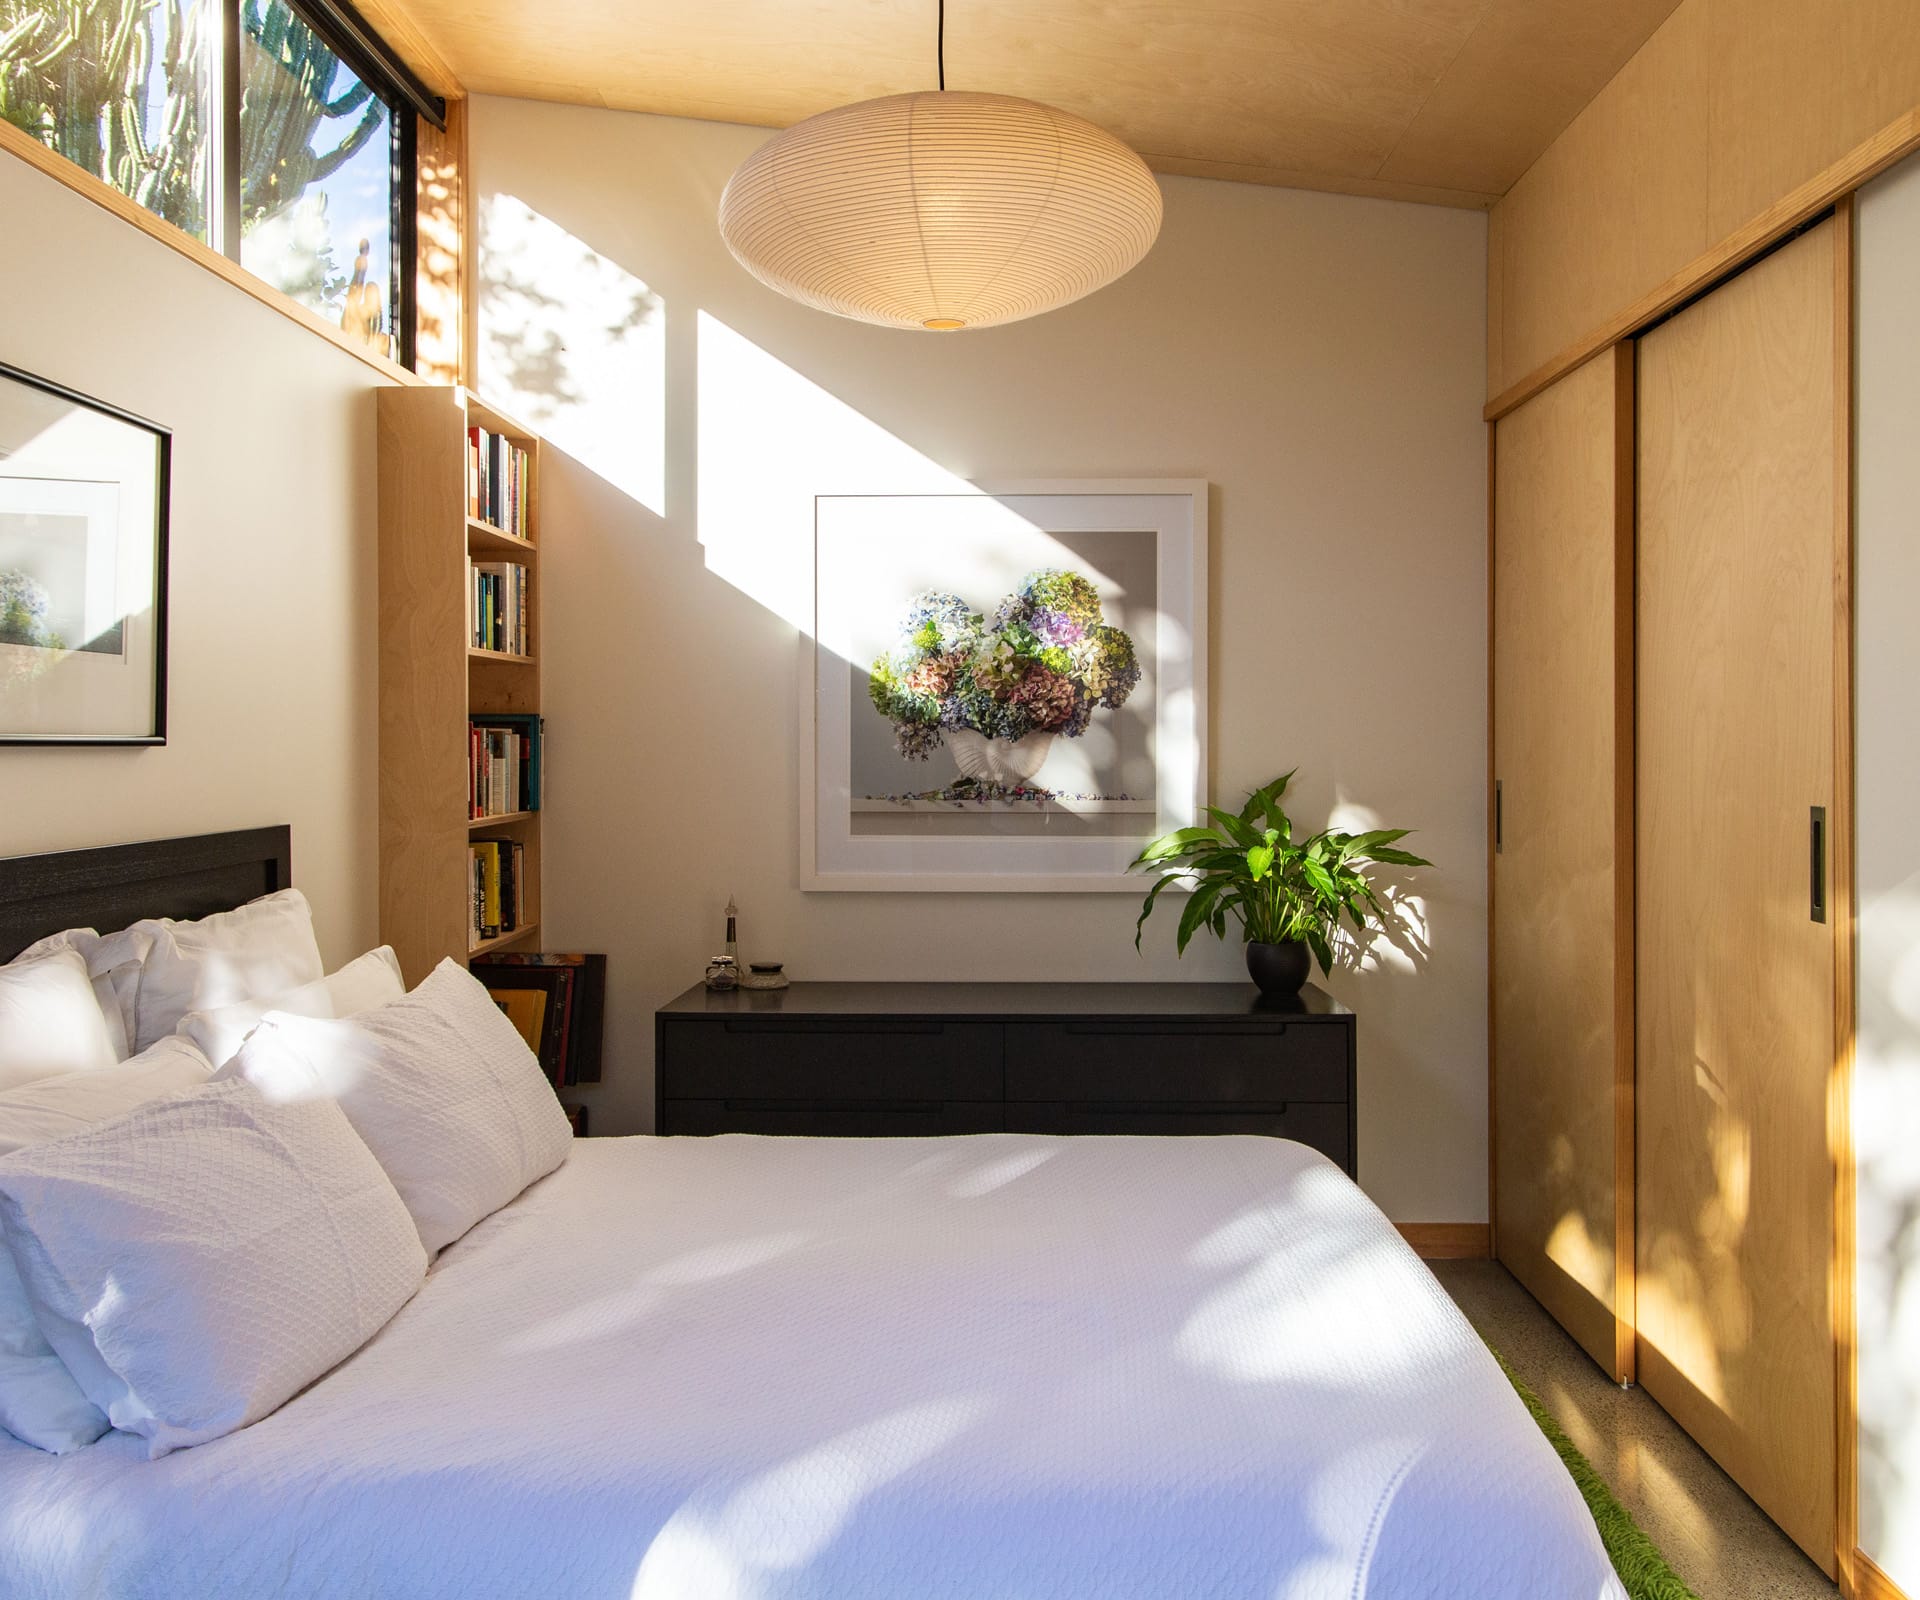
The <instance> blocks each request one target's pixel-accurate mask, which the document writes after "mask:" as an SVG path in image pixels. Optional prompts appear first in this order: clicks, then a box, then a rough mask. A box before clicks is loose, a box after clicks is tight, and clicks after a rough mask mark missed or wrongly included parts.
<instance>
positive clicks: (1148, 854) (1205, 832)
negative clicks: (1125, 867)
mask: <svg viewBox="0 0 1920 1600" xmlns="http://www.w3.org/2000/svg"><path fill="white" fill-rule="evenodd" d="M1226 842H1227V841H1226V840H1225V839H1223V838H1221V837H1220V835H1219V834H1217V833H1215V832H1214V831H1213V829H1211V828H1175V829H1174V830H1173V832H1172V833H1163V834H1162V835H1161V836H1160V837H1159V838H1158V839H1155V840H1154V841H1153V843H1152V844H1150V845H1148V846H1147V847H1146V849H1144V850H1142V851H1141V852H1140V854H1139V855H1137V856H1135V857H1134V859H1133V861H1132V863H1131V867H1144V866H1151V865H1153V864H1154V863H1155V862H1157V861H1166V860H1169V859H1171V858H1172V857H1174V856H1177V855H1181V854H1184V853H1185V852H1186V851H1188V850H1191V849H1193V848H1194V847H1195V846H1196V845H1209V844H1210V845H1224V844H1225V843H1226ZM1131 867H1130V869H1131Z"/></svg>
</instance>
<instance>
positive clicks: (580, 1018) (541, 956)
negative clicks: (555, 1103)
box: [470, 950, 607, 1089]
mask: <svg viewBox="0 0 1920 1600" xmlns="http://www.w3.org/2000/svg"><path fill="white" fill-rule="evenodd" d="M470 970H471V971H472V973H473V975H474V976H475V977H476V978H478V979H479V980H480V981H481V982H482V983H484V984H485V985H486V986H487V989H488V991H489V992H490V993H491V994H492V995H493V998H494V1002H495V1003H496V1004H497V1005H499V1006H500V1008H501V1009H502V1010H503V1011H506V1012H507V1013H508V1015H509V1016H511V1015H513V1014H514V1011H515V1009H519V1008H523V1007H524V1006H525V1001H524V999H523V998H521V997H522V996H524V995H525V994H526V993H527V992H528V991H530V990H538V991H540V992H541V993H544V994H545V995H546V996H547V1004H546V1008H545V1010H544V1012H543V1014H542V1019H541V1020H542V1028H541V1039H540V1044H539V1046H538V1047H537V1048H536V1051H535V1053H536V1054H537V1055H538V1056H539V1057H540V1065H541V1066H542V1067H543V1068H544V1069H545V1071H546V1074H547V1076H548V1077H549V1078H550V1079H552V1081H553V1085H554V1087H555V1088H556V1089H559V1088H566V1087H570V1086H571V1085H574V1084H580V1083H598V1082H599V1081H600V1042H601V1031H602V1020H603V1018H604V1016H605V1013H606V999H607V958H606V957H605V956H604V955H585V954H577V953H562V952H557V951H533V950H529V951H501V952H500V953H499V954H497V955H489V956H486V957H484V958H482V959H481V960H478V961H475V962H474V963H472V966H471V968H470Z"/></svg>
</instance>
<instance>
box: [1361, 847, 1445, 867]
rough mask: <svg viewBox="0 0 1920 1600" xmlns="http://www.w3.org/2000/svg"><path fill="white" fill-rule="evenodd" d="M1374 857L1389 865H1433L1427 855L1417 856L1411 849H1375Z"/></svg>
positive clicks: (1384, 864)
mask: <svg viewBox="0 0 1920 1600" xmlns="http://www.w3.org/2000/svg"><path fill="white" fill-rule="evenodd" d="M1373 859H1374V860H1375V861H1378V862H1380V863H1381V864H1382V865H1383V866H1389V867H1430V866H1432V865H1433V863H1432V862H1431V861H1429V860H1428V859H1427V858H1426V857H1425V856H1417V855H1415V854H1414V853H1413V852H1412V851H1411V850H1375V851H1374V852H1373Z"/></svg>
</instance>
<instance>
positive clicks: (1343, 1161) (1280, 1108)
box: [1007, 1100, 1353, 1173]
mask: <svg viewBox="0 0 1920 1600" xmlns="http://www.w3.org/2000/svg"><path fill="white" fill-rule="evenodd" d="M1007 1131H1008V1132H1009V1133H1138V1134H1154V1135H1157V1136H1165V1135H1169V1134H1172V1135H1179V1134H1219V1133H1258V1134H1264V1135H1266V1136H1267V1137H1268V1138H1271V1139H1293V1140H1297V1141H1298V1142H1299V1143H1301V1144H1304V1145H1310V1146H1311V1147H1312V1148H1313V1149H1315V1150H1318V1151H1319V1152H1320V1153H1321V1154H1322V1155H1324V1156H1326V1157H1327V1158H1328V1159H1329V1160H1331V1161H1333V1162H1335V1163H1337V1164H1338V1165H1339V1166H1340V1167H1342V1168H1343V1169H1344V1170H1345V1171H1347V1172H1348V1173H1351V1172H1352V1171H1353V1146H1352V1143H1351V1141H1350V1139H1349V1137H1348V1133H1347V1108H1346V1107H1345V1106H1344V1105H1332V1104H1325V1103H1320V1102H1315V1101H1285V1102H1271V1103H1267V1102H1253V1103H1250V1104H1246V1105H1239V1106H1232V1107H1227V1106H1222V1105H1218V1104H1213V1103H1209V1102H1204V1101H1202V1102H1198V1103H1195V1102H1192V1101H1166V1100H1153V1101H1132V1102H1129V1101H1124V1100H1087V1101H1070V1100H1027V1101H1022V1102H1020V1103H1019V1104H1010V1105H1009V1106H1008V1107H1007Z"/></svg>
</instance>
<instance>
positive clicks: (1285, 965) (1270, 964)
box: [1247, 939, 1313, 995]
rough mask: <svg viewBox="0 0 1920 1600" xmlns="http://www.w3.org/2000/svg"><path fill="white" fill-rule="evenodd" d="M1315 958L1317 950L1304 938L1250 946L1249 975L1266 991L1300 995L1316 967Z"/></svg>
mask: <svg viewBox="0 0 1920 1600" xmlns="http://www.w3.org/2000/svg"><path fill="white" fill-rule="evenodd" d="M1312 961H1313V952H1312V951H1310V950H1309V949H1308V948H1307V941H1306V940H1304V939H1289V940H1288V941H1287V942H1286V943H1285V944H1251V943H1250V944H1248V946H1247V975H1248V976H1249V977H1250V978H1252V979H1253V981H1254V982H1255V983H1257V984H1259V985H1260V992H1261V993H1262V994H1270V995H1291V994H1298V993H1299V992H1300V985H1301V984H1303V983H1305V982H1306V981H1307V974H1308V972H1310V971H1311V970H1312Z"/></svg>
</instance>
